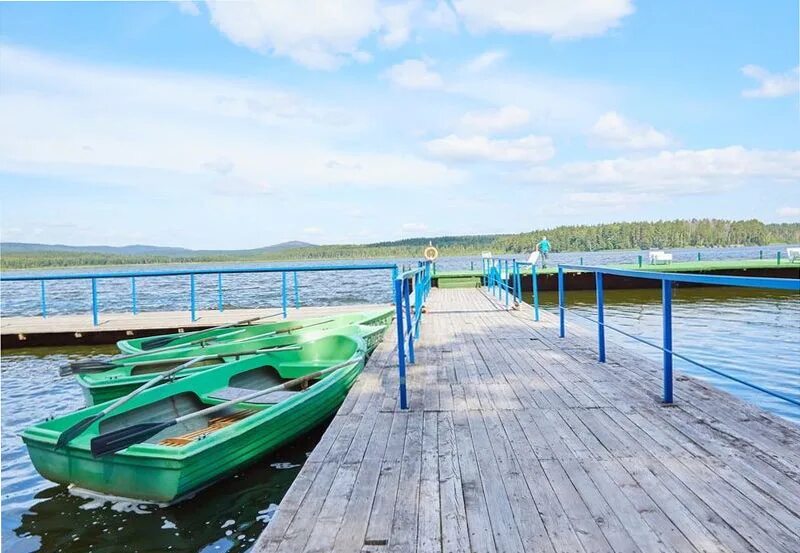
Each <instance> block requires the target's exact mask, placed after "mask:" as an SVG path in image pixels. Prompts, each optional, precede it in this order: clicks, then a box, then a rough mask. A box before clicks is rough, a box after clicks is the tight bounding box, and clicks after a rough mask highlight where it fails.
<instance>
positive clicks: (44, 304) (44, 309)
mask: <svg viewBox="0 0 800 553" xmlns="http://www.w3.org/2000/svg"><path fill="white" fill-rule="evenodd" d="M41 283H42V318H43V319H46V318H47V295H46V294H45V291H44V280H42V281H41Z"/></svg>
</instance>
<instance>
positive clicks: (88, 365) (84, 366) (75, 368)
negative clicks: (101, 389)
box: [58, 359, 117, 376]
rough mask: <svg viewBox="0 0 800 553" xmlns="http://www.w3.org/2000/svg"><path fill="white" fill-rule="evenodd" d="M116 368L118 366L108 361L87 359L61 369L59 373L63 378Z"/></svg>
mask: <svg viewBox="0 0 800 553" xmlns="http://www.w3.org/2000/svg"><path fill="white" fill-rule="evenodd" d="M116 367H117V365H115V364H114V363H109V362H107V361H97V360H96V359H87V360H86V361H74V362H72V363H70V364H69V365H66V366H64V367H61V368H60V369H59V371H58V372H59V374H60V375H61V376H67V375H70V374H80V373H96V372H102V371H108V370H110V369H114V368H116Z"/></svg>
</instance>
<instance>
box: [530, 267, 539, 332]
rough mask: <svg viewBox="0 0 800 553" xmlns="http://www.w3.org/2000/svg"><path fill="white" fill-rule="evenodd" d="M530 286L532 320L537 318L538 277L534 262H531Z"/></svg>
mask: <svg viewBox="0 0 800 553" xmlns="http://www.w3.org/2000/svg"><path fill="white" fill-rule="evenodd" d="M531 288H532V289H533V320H534V321H538V320H539V279H538V277H537V276H536V264H531Z"/></svg>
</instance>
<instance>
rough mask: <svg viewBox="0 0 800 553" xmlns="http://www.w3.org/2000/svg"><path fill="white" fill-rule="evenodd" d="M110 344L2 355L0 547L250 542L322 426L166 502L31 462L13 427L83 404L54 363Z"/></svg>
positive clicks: (198, 546)
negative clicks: (52, 478)
mask: <svg viewBox="0 0 800 553" xmlns="http://www.w3.org/2000/svg"><path fill="white" fill-rule="evenodd" d="M115 351H116V350H115V348H113V347H106V348H59V349H58V350H52V349H51V350H44V349H42V348H40V349H37V350H31V351H24V352H23V351H19V352H15V353H14V354H13V355H4V356H3V359H2V364H3V366H2V420H3V424H2V459H3V461H2V530H3V541H2V550H3V552H4V553H10V552H14V553H21V552H33V551H42V552H51V551H52V552H55V551H63V552H74V553H79V552H81V553H83V552H87V551H98V552H102V551H105V552H111V551H114V552H116V551H136V552H161V551H177V552H190V551H191V552H194V551H205V552H218V551H246V550H247V549H249V548H250V547H252V545H253V543H254V542H255V540H256V539H257V538H258V536H259V534H261V532H262V531H263V530H264V528H265V527H266V525H267V523H268V521H269V518H270V517H271V516H272V514H273V512H274V507H275V505H277V504H278V503H279V502H280V500H281V498H282V497H283V495H284V494H285V493H286V490H288V488H289V486H290V485H291V483H292V482H293V481H294V479H295V477H296V476H297V473H298V472H299V471H300V467H301V466H302V464H303V463H304V462H305V459H306V456H307V454H308V453H309V452H311V450H312V449H313V448H314V446H315V445H316V443H317V441H318V440H319V437H320V436H321V435H322V432H323V431H324V428H319V429H317V430H315V431H314V432H312V433H311V434H308V435H307V436H305V437H304V438H303V439H302V440H299V441H297V442H294V443H293V444H291V445H290V446H287V447H284V448H282V449H280V450H278V451H276V452H274V453H272V454H270V455H268V456H267V457H264V458H262V459H261V460H260V461H259V462H258V463H257V464H255V465H253V466H251V467H249V468H247V469H245V470H243V471H242V472H240V473H238V474H236V475H235V476H234V477H232V478H228V479H227V480H224V481H222V482H219V483H218V484H216V485H214V486H212V487H211V488H209V489H207V490H205V491H203V492H201V493H199V494H198V495H197V496H195V497H194V498H192V499H189V500H186V501H184V502H182V503H179V504H177V505H173V506H171V507H167V508H159V507H157V506H153V505H143V504H136V503H126V502H103V501H100V500H97V499H90V498H85V497H78V496H76V495H73V494H72V493H71V492H70V491H69V490H68V489H67V488H66V487H65V486H61V485H57V484H53V483H52V482H48V481H47V480H44V479H43V478H41V477H40V476H39V475H38V474H37V473H36V471H35V470H34V469H33V466H32V465H31V463H30V460H29V459H28V454H27V451H26V450H25V446H24V444H23V443H22V440H21V439H20V438H19V436H18V434H19V432H20V431H21V430H22V429H23V428H25V427H26V426H28V425H30V424H32V423H35V422H38V421H40V420H42V419H44V418H45V417H47V416H49V415H58V414H62V413H66V412H69V411H73V410H75V409H78V408H79V407H81V406H82V405H83V397H82V395H81V391H80V388H79V387H78V385H77V383H76V382H75V381H74V380H73V379H71V378H58V377H57V368H58V366H59V365H61V364H63V363H65V362H67V361H68V360H75V359H79V358H83V357H84V356H86V355H90V354H91V355H95V354H112V353H115Z"/></svg>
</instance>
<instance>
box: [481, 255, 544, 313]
mask: <svg viewBox="0 0 800 553" xmlns="http://www.w3.org/2000/svg"><path fill="white" fill-rule="evenodd" d="M509 261H511V265H510V268H509ZM522 267H530V268H531V275H530V276H531V290H532V295H531V306H532V307H533V319H534V320H535V321H538V320H539V284H538V281H537V275H536V264H535V263H528V262H525V261H517V260H516V259H510V260H509V259H500V258H496V257H488V258H487V257H485V258H483V269H482V270H483V284H484V285H485V286H486V287H487V288H488V289H489V291H490V292H492V293H493V294H494V295H495V297H496V298H498V299H499V300H501V301H502V300H503V296H505V304H506V308H508V307H509V296H510V297H511V298H513V299H514V300H515V301H516V302H518V303H523V299H522V277H523V274H522ZM509 271H510V272H509ZM509 277H510V280H511V283H510V284H509V282H508V281H509Z"/></svg>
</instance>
